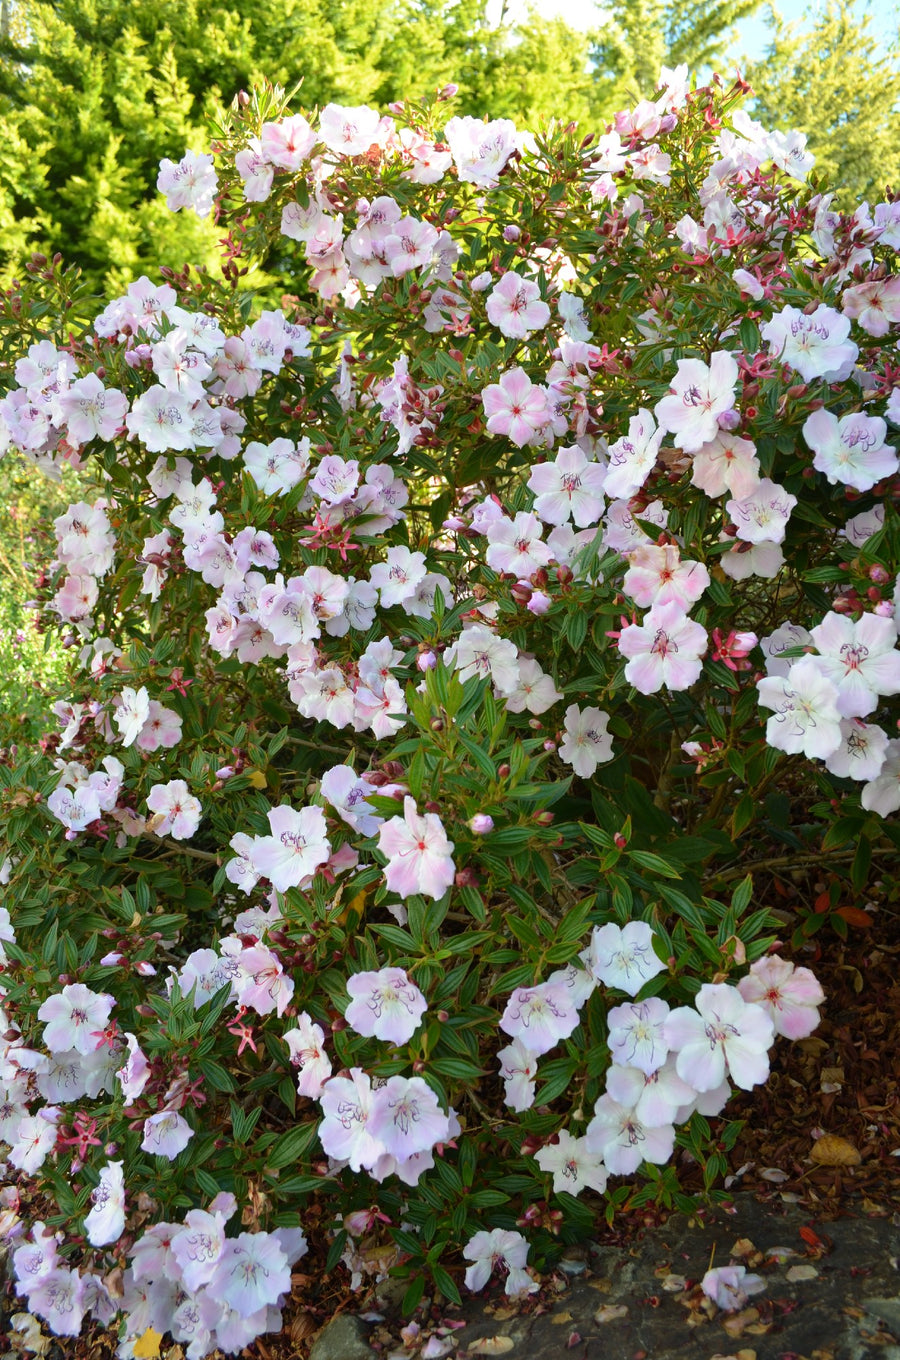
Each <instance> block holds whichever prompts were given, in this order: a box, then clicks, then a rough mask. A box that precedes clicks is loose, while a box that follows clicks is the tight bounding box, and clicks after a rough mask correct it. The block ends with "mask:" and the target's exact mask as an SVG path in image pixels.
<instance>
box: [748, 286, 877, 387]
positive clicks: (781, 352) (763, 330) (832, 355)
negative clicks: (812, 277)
mask: <svg viewBox="0 0 900 1360" xmlns="http://www.w3.org/2000/svg"><path fill="white" fill-rule="evenodd" d="M760 334H761V335H762V338H763V339H764V340H765V341H766V343H767V344H768V346H769V352H770V353H771V354H772V355H773V356H774V357H775V358H777V359H780V360H781V362H782V363H785V364H790V366H791V368H793V369H796V371H797V372H798V373H799V374H800V376H801V378H802V379H803V381H804V382H812V381H813V380H814V379H816V378H824V379H825V381H826V382H843V381H844V379H845V378H847V377H849V374H850V371H851V369H852V368H853V365H854V364H855V363H856V360H857V358H858V356H859V348H858V346H857V345H855V344H854V342H853V341H852V340H850V339H849V338H848V337H849V335H850V321H849V318H848V317H845V316H841V314H840V312H836V311H835V310H834V308H833V307H827V306H826V305H825V303H824V302H823V303H821V304H820V305H819V306H818V307H817V308H816V309H815V311H814V312H811V313H809V314H808V315H807V314H806V313H804V312H802V311H801V310H800V308H799V307H784V308H783V309H782V310H781V311H780V312H776V314H775V315H774V316H773V317H772V319H771V321H766V322H765V323H764V324H763V325H762V326H761V327H760Z"/></svg>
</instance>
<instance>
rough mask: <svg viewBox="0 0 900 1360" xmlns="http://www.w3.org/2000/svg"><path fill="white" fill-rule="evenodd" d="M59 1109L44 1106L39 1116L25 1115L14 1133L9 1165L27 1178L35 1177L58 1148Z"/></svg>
mask: <svg viewBox="0 0 900 1360" xmlns="http://www.w3.org/2000/svg"><path fill="white" fill-rule="evenodd" d="M59 1116H60V1110H59V1107H58V1106H56V1105H44V1106H43V1108H42V1109H39V1110H38V1112H37V1114H25V1115H23V1116H22V1118H21V1119H20V1120H19V1121H18V1123H17V1125H16V1127H15V1131H14V1142H13V1144H12V1150H11V1151H10V1154H9V1158H8V1160H9V1163H10V1165H11V1166H14V1167H15V1168H16V1169H17V1170H18V1171H23V1172H24V1173H25V1175H26V1176H33V1175H34V1173H35V1172H36V1171H39V1170H40V1168H41V1167H42V1166H43V1165H44V1162H45V1161H46V1160H47V1157H48V1156H49V1155H50V1153H51V1152H52V1151H53V1149H54V1148H55V1147H56V1123H57V1120H58V1119H59Z"/></svg>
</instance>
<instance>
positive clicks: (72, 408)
mask: <svg viewBox="0 0 900 1360" xmlns="http://www.w3.org/2000/svg"><path fill="white" fill-rule="evenodd" d="M58 400H59V407H60V411H61V412H62V415H63V417H64V419H65V421H66V429H67V434H68V438H69V442H70V443H71V444H87V443H88V441H89V440H91V439H112V438H113V437H114V436H115V435H116V434H117V433H118V431H119V430H120V429H121V428H122V426H123V424H124V421H125V413H126V411H127V410H128V398H127V397H126V396H125V393H124V392H118V391H116V389H115V388H107V387H104V386H103V384H102V382H101V381H100V379H99V378H98V377H97V375H96V373H88V374H87V376H86V377H84V378H78V379H77V380H76V381H75V382H73V383H72V384H71V385H70V386H69V387H68V389H67V390H66V391H65V392H61V393H60V395H59V398H58Z"/></svg>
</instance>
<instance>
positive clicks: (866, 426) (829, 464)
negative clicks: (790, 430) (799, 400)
mask: <svg viewBox="0 0 900 1360" xmlns="http://www.w3.org/2000/svg"><path fill="white" fill-rule="evenodd" d="M886 434H887V425H886V424H885V423H884V421H883V420H882V419H881V417H880V416H867V415H864V414H863V413H862V412H860V411H852V412H851V413H850V414H849V415H846V416H842V417H841V418H840V420H838V418H837V416H836V415H834V413H833V412H832V411H826V410H825V408H824V407H821V408H820V409H819V410H818V411H813V413H812V414H811V415H809V416H807V418H806V420H805V421H804V422H803V438H804V439H805V440H806V442H807V444H808V445H809V447H810V448H811V449H812V450H813V452H814V454H815V457H814V458H813V467H814V468H815V469H816V471H817V472H824V473H825V476H826V478H827V480H828V482H829V483H830V485H831V486H835V485H836V484H838V483H840V484H841V485H843V486H852V487H853V488H854V489H855V490H856V491H871V489H872V487H873V486H874V485H875V483H876V482H880V481H881V480H882V479H883V478H885V477H893V475H894V473H895V472H896V471H897V468H898V467H900V461H898V458H897V451H896V449H895V448H894V447H893V445H892V444H886V443H885V442H884V438H885V435H886Z"/></svg>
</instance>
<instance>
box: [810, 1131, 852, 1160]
mask: <svg viewBox="0 0 900 1360" xmlns="http://www.w3.org/2000/svg"><path fill="white" fill-rule="evenodd" d="M809 1155H810V1157H811V1158H812V1160H813V1161H814V1162H816V1164H817V1165H818V1166H859V1164H860V1162H861V1161H862V1157H861V1156H860V1154H859V1149H858V1148H855V1147H854V1146H853V1144H852V1143H851V1142H849V1140H848V1139H846V1138H841V1137H840V1135H839V1134H836V1133H824V1134H823V1135H822V1137H821V1138H820V1139H818V1141H817V1142H815V1143H813V1145H812V1149H811V1151H810V1154H809Z"/></svg>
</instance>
